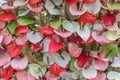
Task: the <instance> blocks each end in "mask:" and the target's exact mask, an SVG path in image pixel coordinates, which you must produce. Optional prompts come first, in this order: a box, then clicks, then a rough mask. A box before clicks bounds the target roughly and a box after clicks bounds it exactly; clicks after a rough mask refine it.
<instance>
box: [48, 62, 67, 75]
mask: <svg viewBox="0 0 120 80" xmlns="http://www.w3.org/2000/svg"><path fill="white" fill-rule="evenodd" d="M49 71H50V73H51V74H53V75H55V76H60V74H61V73H62V72H64V71H65V68H63V67H61V66H59V65H57V64H52V65H50V67H49Z"/></svg>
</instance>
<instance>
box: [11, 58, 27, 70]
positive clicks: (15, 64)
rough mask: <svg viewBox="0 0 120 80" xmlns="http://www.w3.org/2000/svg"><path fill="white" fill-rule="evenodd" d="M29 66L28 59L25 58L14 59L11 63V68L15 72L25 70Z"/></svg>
mask: <svg viewBox="0 0 120 80" xmlns="http://www.w3.org/2000/svg"><path fill="white" fill-rule="evenodd" d="M27 65H28V59H27V58H26V57H24V58H14V59H13V60H12V61H11V67H12V68H13V69H15V70H23V69H25V68H26V67H27Z"/></svg>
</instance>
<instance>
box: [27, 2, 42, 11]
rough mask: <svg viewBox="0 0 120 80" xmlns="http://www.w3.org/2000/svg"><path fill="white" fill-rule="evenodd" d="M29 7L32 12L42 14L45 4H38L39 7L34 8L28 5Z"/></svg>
mask: <svg viewBox="0 0 120 80" xmlns="http://www.w3.org/2000/svg"><path fill="white" fill-rule="evenodd" d="M27 7H28V8H29V9H30V10H31V11H33V12H35V13H39V12H41V11H42V8H43V3H41V4H38V6H36V7H35V6H33V5H29V4H28V5H27Z"/></svg>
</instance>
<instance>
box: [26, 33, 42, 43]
mask: <svg viewBox="0 0 120 80" xmlns="http://www.w3.org/2000/svg"><path fill="white" fill-rule="evenodd" d="M42 39H43V35H42V34H40V33H39V32H34V31H31V32H29V33H28V40H29V41H30V42H31V43H34V44H36V43H38V42H40V41H41V40H42Z"/></svg>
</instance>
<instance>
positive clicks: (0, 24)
mask: <svg viewBox="0 0 120 80" xmlns="http://www.w3.org/2000/svg"><path fill="white" fill-rule="evenodd" d="M5 25H6V22H4V21H0V29H3V28H4V27H5Z"/></svg>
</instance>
